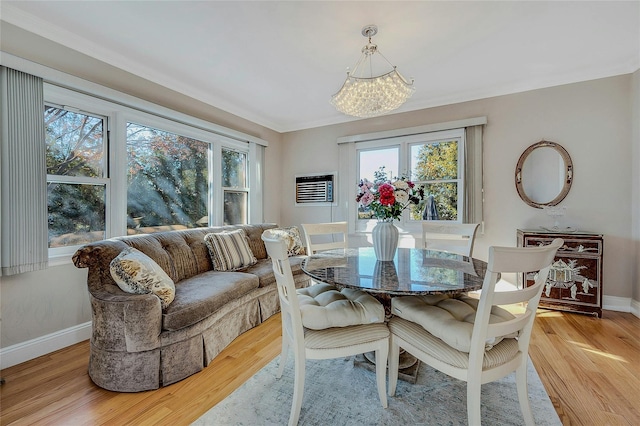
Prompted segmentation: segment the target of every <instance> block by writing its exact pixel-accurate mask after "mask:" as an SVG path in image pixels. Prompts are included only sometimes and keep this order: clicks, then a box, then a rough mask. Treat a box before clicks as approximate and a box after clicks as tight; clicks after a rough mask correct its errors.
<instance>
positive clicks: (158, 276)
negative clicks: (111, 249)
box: [109, 247, 176, 309]
mask: <svg viewBox="0 0 640 426" xmlns="http://www.w3.org/2000/svg"><path fill="white" fill-rule="evenodd" d="M109 270H110V272H111V276H112V277H113V280H114V281H115V282H116V284H118V287H120V288H121V289H122V291H126V292H127V293H134V294H148V293H152V294H155V295H156V296H158V298H160V304H161V305H162V309H164V308H166V307H167V306H169V304H170V303H171V302H173V299H174V298H175V296H176V286H175V284H174V283H173V280H172V279H171V277H169V275H167V273H166V272H165V271H163V270H162V268H161V267H160V265H158V264H157V263H156V262H154V261H153V259H151V258H150V257H149V256H147V255H146V254H144V253H143V252H141V251H140V250H138V249H135V248H133V247H128V248H126V249H124V250H122V251H121V252H120V254H119V255H118V256H116V257H115V259H113V260H112V261H111V264H110V265H109Z"/></svg>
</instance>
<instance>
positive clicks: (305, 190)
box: [296, 174, 335, 204]
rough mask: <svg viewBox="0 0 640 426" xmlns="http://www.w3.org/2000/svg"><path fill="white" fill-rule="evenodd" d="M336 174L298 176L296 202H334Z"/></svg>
mask: <svg viewBox="0 0 640 426" xmlns="http://www.w3.org/2000/svg"><path fill="white" fill-rule="evenodd" d="M334 178H335V175H333V174H327V175H308V176H296V203H297V204H308V203H333V191H334V185H333V183H334Z"/></svg>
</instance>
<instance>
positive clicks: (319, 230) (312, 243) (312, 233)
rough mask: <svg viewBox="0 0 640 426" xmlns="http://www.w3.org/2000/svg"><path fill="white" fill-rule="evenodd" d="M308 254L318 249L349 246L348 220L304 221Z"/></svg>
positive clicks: (303, 226)
mask: <svg viewBox="0 0 640 426" xmlns="http://www.w3.org/2000/svg"><path fill="white" fill-rule="evenodd" d="M301 226H302V229H303V230H304V238H305V244H306V245H307V254H308V255H312V254H314V253H316V252H318V251H324V250H331V249H338V248H347V246H348V241H347V234H348V231H347V222H327V223H303V224H301Z"/></svg>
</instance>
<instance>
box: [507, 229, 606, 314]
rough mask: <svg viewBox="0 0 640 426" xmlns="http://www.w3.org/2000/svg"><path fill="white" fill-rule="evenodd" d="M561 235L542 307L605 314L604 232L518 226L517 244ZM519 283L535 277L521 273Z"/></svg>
mask: <svg viewBox="0 0 640 426" xmlns="http://www.w3.org/2000/svg"><path fill="white" fill-rule="evenodd" d="M554 238H562V239H563V240H564V246H562V247H560V249H559V250H558V252H557V253H556V257H555V259H554V263H553V266H552V268H551V271H549V278H547V285H546V286H545V288H544V289H543V290H542V297H541V298H540V307H541V308H549V309H558V310H562V311H571V312H580V313H585V314H592V315H597V316H598V317H599V318H601V317H602V254H603V249H604V241H603V236H602V235H601V234H594V233H589V232H575V233H557V232H548V231H544V230H522V229H518V246H519V247H535V246H540V245H547V244H550V243H551V241H553V239H554ZM519 281H520V284H522V283H524V285H527V286H529V285H531V284H533V277H531V276H527V277H524V276H521V277H519Z"/></svg>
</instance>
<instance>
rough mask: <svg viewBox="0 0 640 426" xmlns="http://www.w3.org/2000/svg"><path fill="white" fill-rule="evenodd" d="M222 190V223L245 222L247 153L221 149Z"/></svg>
mask: <svg viewBox="0 0 640 426" xmlns="http://www.w3.org/2000/svg"><path fill="white" fill-rule="evenodd" d="M222 190H223V193H224V224H225V225H240V224H246V223H247V219H248V211H249V208H248V201H249V188H248V187H247V154H246V153H245V152H238V151H233V150H230V149H224V148H223V149H222Z"/></svg>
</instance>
